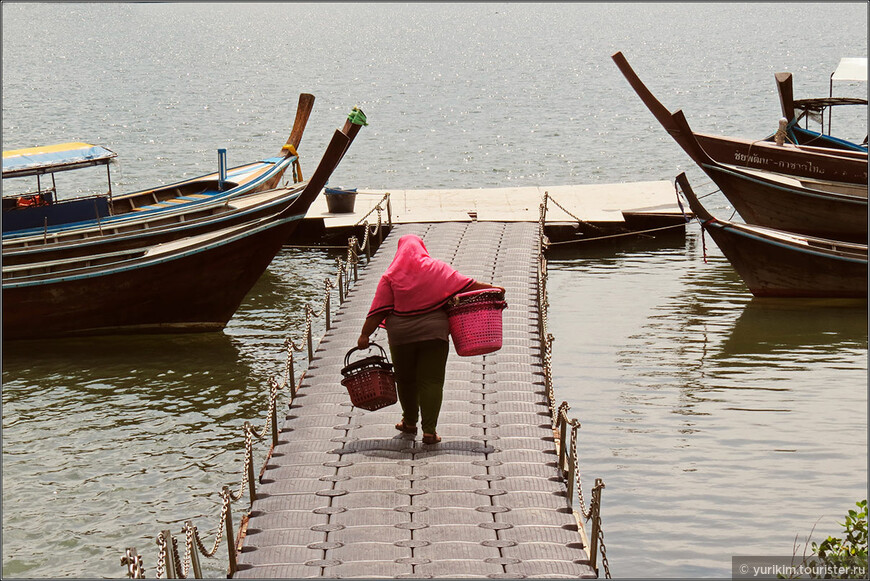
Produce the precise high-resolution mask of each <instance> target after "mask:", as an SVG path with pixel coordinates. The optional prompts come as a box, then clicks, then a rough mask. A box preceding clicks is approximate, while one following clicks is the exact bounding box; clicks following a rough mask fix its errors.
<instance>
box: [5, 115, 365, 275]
mask: <svg viewBox="0 0 870 581" xmlns="http://www.w3.org/2000/svg"><path fill="white" fill-rule="evenodd" d="M363 123H365V116H364V114H363V113H362V112H361V111H359V109H356V108H355V109H354V111H352V112H351V114H350V115H349V116H348V119H347V120H346V121H345V124H344V127H343V128H342V132H343V133H345V134H347V135H348V138H349V140H350V141H349V143H348V147H349V146H350V143H352V142H353V139H354V138H355V137H356V135H357V133H358V132H359V129H360V127H361V125H362V124H363ZM307 184H308V182H307V181H301V182H297V183H295V184H293V185H292V186H290V187H288V188H282V189H272V190H266V191H260V192H252V193H245V194H239V195H236V196H233V197H231V198H229V199H226V200H223V201H219V200H217V201H213V202H211V203H203V204H200V205H198V206H197V207H196V208H188V209H187V210H184V211H179V212H156V213H151V214H150V216H145V217H143V218H142V219H141V220H136V221H134V222H131V223H125V224H124V225H123V226H118V225H114V226H113V225H111V224H107V225H105V226H104V227H100V228H99V229H96V228H88V229H86V233H87V235H86V236H83V235H82V232H81V230H79V229H74V228H67V229H65V230H64V231H61V232H55V233H54V234H53V235H52V236H50V237H48V236H45V237H43V236H42V235H35V236H34V237H33V238H35V240H29V239H27V238H19V239H17V240H16V241H15V242H12V241H9V243H8V244H4V248H3V279H4V280H6V279H7V278H9V277H11V276H15V275H16V274H17V273H18V272H21V271H22V270H23V269H22V268H17V267H19V266H21V265H35V264H36V263H48V262H56V261H61V260H64V259H68V258H73V257H77V256H85V255H95V254H101V253H102V254H110V253H116V252H119V251H124V250H129V249H135V248H138V247H141V246H145V245H153V244H158V243H160V242H166V241H170V240H174V239H177V238H182V237H186V236H193V235H197V234H201V233H203V232H207V231H208V230H212V229H218V228H227V227H230V226H232V225H235V224H239V223H241V222H245V221H250V220H252V219H254V218H257V217H260V216H266V215H273V214H274V213H275V211H276V210H278V209H280V207H279V206H281V205H283V206H287V205H289V204H290V203H292V202H293V200H294V199H295V197H296V196H298V195H299V194H300V193H301V192H302V191H303V190H304V189H305V187H306V186H307ZM82 236H83V237H82ZM25 242H27V244H25ZM12 267H16V268H12Z"/></svg>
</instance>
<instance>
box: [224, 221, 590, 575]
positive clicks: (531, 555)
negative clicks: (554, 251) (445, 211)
mask: <svg viewBox="0 0 870 581" xmlns="http://www.w3.org/2000/svg"><path fill="white" fill-rule="evenodd" d="M538 229H539V225H538V224H537V223H527V222H514V223H500V222H471V223H456V222H444V223H438V224H408V225H401V226H397V227H394V228H393V231H392V232H391V233H390V235H389V236H388V237H387V238H386V239H385V240H384V242H383V244H382V246H381V248H380V249H379V250H378V251H377V253H376V254H375V256H374V258H373V259H372V262H371V263H370V264H369V265H367V266H365V267H364V268H362V269H361V270H360V277H359V280H358V281H357V283H356V284H355V286H354V288H353V289H352V290H351V292H350V293H349V295H348V298H347V300H346V301H345V303H344V304H343V305H342V306H341V308H340V309H339V311H338V313H337V315H336V316H335V317H334V321H333V327H332V328H331V329H330V330H328V331H327V332H326V333H325V335H324V337H323V339H322V341H321V343H320V345H319V347H318V348H317V350H316V352H315V354H314V358H313V361H312V362H311V365H310V367H309V370H308V371H307V373H306V376H305V378H304V380H303V382H302V384H301V387H300V390H299V393H298V394H297V396H296V399H295V400H294V402H293V405H292V407H291V408H290V410H289V413H288V415H287V417H286V422H285V424H284V426H283V429H282V430H281V434H280V439H279V443H278V445H277V446H276V447H275V448H274V452H273V454H272V457H271V458H270V459H269V461H268V462H267V465H266V467H265V470H264V473H263V475H262V485H261V486H259V487H258V491H257V499H256V500H255V501H254V503H253V505H252V507H251V513H250V519H249V521H248V525H247V531H246V535H245V537H244V539H243V542H242V547H241V551H240V552H239V553H238V555H237V563H238V571H237V572H236V573H235V575H234V577H235V578H309V577H327V578H347V577H359V578H373V577H381V578H384V577H387V578H458V577H466V578H467V577H478V578H510V579H519V578H548V579H552V578H576V577H592V578H594V577H596V574H595V571H594V570H593V569H592V568H591V567H590V565H589V561H588V559H589V555H588V553H587V548H586V547H584V546H583V544H582V540H581V539H582V537H581V534H580V533H579V532H578V522H577V519H576V518H575V514H574V513H573V511H572V510H571V509H570V508H569V505H568V499H567V492H566V486H565V483H564V481H563V480H562V478H561V476H560V473H559V470H558V468H557V466H556V462H557V456H556V450H555V443H554V438H553V430H552V428H551V421H550V411H549V407H548V406H549V404H548V402H547V393H546V389H545V386H544V375H543V373H544V372H543V361H542V353H541V338H540V336H539V330H538V329H539V327H538V318H539V312H538V308H537V292H538V279H537V268H538V262H537V261H538V256H539V245H540V241H539V234H538ZM409 233H414V234H418V235H419V236H421V237H422V238H423V240H424V242H425V244H426V246H427V248H428V249H429V252H430V254H431V255H432V256H433V257H436V258H440V259H441V260H444V261H445V262H448V263H450V264H452V265H453V266H454V267H455V268H456V269H457V270H459V271H460V272H462V273H463V274H466V275H468V276H471V277H473V278H475V279H477V280H481V281H484V282H490V283H492V284H496V285H499V286H503V287H505V289H506V293H505V300H506V301H507V304H508V307H507V309H506V310H504V311H503V329H504V330H503V346H502V348H501V350H499V351H496V352H495V353H490V354H487V355H478V356H473V357H459V356H458V355H456V353H455V351H454V350H453V348H452V346H451V350H450V356H449V359H448V362H447V375H446V381H445V386H444V402H443V405H442V408H441V415H440V418H439V423H438V433H439V434H440V435H441V437H442V438H443V440H442V441H441V442H440V443H439V444H434V445H426V444H423V443H422V441H421V434H419V433H418V434H417V435H416V436H412V435H410V434H402V433H400V432H398V431H397V430H396V429H395V428H394V424H395V423H396V422H397V421H399V419H401V409H400V407H399V406H398V404H397V405H394V406H390V407H386V408H383V409H380V410H377V411H373V412H368V411H364V410H360V409H356V408H354V407H353V406H352V405H351V403H350V399H349V396H348V394H347V390H346V389H345V388H344V387H343V386H342V385H341V383H340V381H341V373H340V370H341V368H342V366H343V364H344V355H345V353H346V352H347V351H348V350H349V349H350V348H351V347H354V346H355V345H356V340H357V337H358V336H359V332H360V328H361V327H362V323H363V320H364V318H365V315H366V313H367V311H368V308H369V305H370V303H371V300H372V297H373V296H374V292H375V287H376V286H377V283H378V279H379V278H380V275H381V274H382V273H383V272H384V270H385V269H386V268H387V266H388V265H389V264H390V262H391V261H392V259H393V256H394V254H395V250H396V244H397V242H398V239H399V237H400V236H402V235H403V234H409ZM373 339H374V340H375V341H377V342H379V343H381V344H383V345H386V333H385V331H384V330H382V329H381V330H378V331H377V332H376V333H375V334H374V335H373Z"/></svg>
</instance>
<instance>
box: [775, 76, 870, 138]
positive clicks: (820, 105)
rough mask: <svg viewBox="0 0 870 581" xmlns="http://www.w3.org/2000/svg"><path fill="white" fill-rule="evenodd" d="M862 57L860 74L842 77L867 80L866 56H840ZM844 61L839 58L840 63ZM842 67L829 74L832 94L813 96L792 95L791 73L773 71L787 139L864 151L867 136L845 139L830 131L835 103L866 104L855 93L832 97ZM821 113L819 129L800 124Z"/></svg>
mask: <svg viewBox="0 0 870 581" xmlns="http://www.w3.org/2000/svg"><path fill="white" fill-rule="evenodd" d="M850 60H863V67H858V70H861V71H862V73H863V74H859V75H849V76H847V77H843V78H844V79H845V80H856V81H865V82H866V81H867V59H843V61H850ZM842 66H843V63H842V62H841V67H842ZM841 67H838V70H837V71H834V73H833V74H832V75H831V94H830V95H829V96H828V97H819V98H814V99H800V100H795V98H794V87H793V80H792V74H791V73H787V72H785V73H776V74H775V75H774V78H775V79H776V88H777V91H778V92H779V102H780V106H781V107H782V116H783V118H785V119H786V121H787V124H786V128H785V132H786V136H787V137H788V139H789V140H790V141H791V142H792V143H795V144H798V145H812V146H817V147H826V148H832V149H837V150H844V151H853V152H861V153H865V154H866V153H867V140H866V139H865V140H864V143H854V142H851V141H848V140H846V139H842V138H839V137H835V136H833V135H830V131H831V118H832V116H833V109H834V107H838V106H843V105H859V106H864V107H866V106H867V99H859V98H854V97H834V96H833V83H834V78H835V77H836V75H837V74H838V72H839V70H840V68H841ZM826 112H827V117H828V133H827V134H826V133H823V131H822V130H824V125H825V113H826ZM815 116H819V117H820V125H821V127H820V129H821V130H820V131H812V130H810V129H809V128H808V127H806V126H805V127H801V126H800V122H801V121H802V120H804V121H805V122H806V121H808V120H809V118H810V117H815ZM774 137H775V136H770V137H768V140H773V139H774Z"/></svg>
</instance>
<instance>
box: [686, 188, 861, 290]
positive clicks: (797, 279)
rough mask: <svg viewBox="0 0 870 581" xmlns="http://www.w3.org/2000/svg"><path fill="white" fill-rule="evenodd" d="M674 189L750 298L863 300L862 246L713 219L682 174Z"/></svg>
mask: <svg viewBox="0 0 870 581" xmlns="http://www.w3.org/2000/svg"><path fill="white" fill-rule="evenodd" d="M676 181H677V184H678V185H679V187H680V190H681V191H682V193H683V194H684V195H685V196H686V199H687V200H688V203H689V207H690V208H691V209H692V212H693V213H694V214H695V216H696V217H697V218H698V219H699V220H700V221H701V226H702V228H703V229H704V231H705V232H707V233H709V234H710V236H711V237H712V238H713V240H714V241H715V242H716V245H717V246H718V247H719V249H720V250H721V251H722V254H724V255H725V258H727V259H728V261H729V262H730V263H731V266H733V267H734V270H736V271H737V273H738V274H739V275H740V278H742V279H743V282H744V283H745V284H746V286H747V287H748V288H749V290H750V292H752V294H753V295H754V296H756V297H805V298H856V299H865V300H866V299H867V245H866V244H854V243H848V242H842V241H838V240H828V239H823V238H816V237H811V236H800V235H797V234H794V233H792V232H784V231H782V230H776V229H772V228H765V227H763V226H755V225H750V224H740V223H737V222H730V221H728V220H720V219H718V218H715V217H713V215H711V214H710V212H708V211H707V209H706V208H704V206H703V205H702V204H701V203H700V201H699V200H698V197H697V196H696V195H695V192H694V191H693V190H692V188H691V186H690V185H689V181H688V179H687V178H686V174H685V173H681V174H680V175H679V176H677V179H676Z"/></svg>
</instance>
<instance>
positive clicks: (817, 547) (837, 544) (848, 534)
mask: <svg viewBox="0 0 870 581" xmlns="http://www.w3.org/2000/svg"><path fill="white" fill-rule="evenodd" d="M855 505H856V506H857V507H858V508H859V509H861V510H860V512H859V511H857V510H850V511H849V514H847V515H846V522H845V523H839V524H840V525H841V526H842V527H843V533H844V534H845V538H844V539H838V538H836V537H828V538H827V539H825V540H824V541H822V542H821V543H819V544H816V543H815V542H814V543H813V555H816V556H817V557H818V558H819V560H820V561H821V562H822V563H823V564H825V565H828V566H830V567H831V568H837V569H839V568H840V567H845V568H849V569H850V570H852V571H854V573H850V574H849V577H848V578H851V579H866V578H867V500H866V499H865V500H862V501H860V502H856V503H855ZM861 571H863V573H861ZM828 578H830V576H828Z"/></svg>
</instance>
